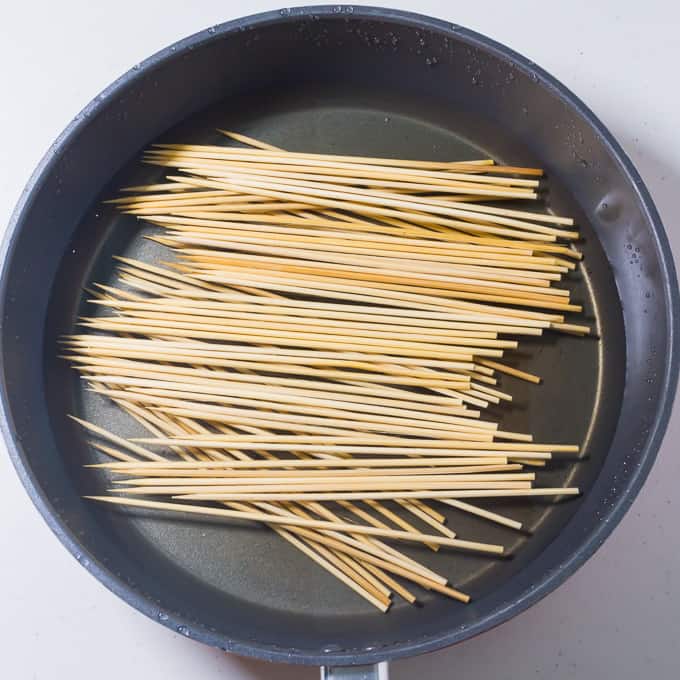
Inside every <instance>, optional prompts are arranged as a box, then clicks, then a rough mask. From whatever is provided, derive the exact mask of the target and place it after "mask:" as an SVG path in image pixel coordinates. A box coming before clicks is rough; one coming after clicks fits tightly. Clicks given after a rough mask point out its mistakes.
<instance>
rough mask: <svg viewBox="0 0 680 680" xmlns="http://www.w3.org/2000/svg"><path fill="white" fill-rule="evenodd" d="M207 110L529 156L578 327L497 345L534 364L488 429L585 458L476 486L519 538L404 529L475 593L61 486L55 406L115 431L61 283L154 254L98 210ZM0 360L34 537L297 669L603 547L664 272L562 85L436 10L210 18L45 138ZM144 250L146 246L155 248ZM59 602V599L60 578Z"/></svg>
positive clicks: (477, 618)
mask: <svg viewBox="0 0 680 680" xmlns="http://www.w3.org/2000/svg"><path fill="white" fill-rule="evenodd" d="M217 126H220V127H229V128H231V129H235V130H238V131H241V132H245V133H246V134H251V135H254V136H257V137H261V138H263V139H265V140H267V141H270V142H272V143H274V144H279V145H281V146H284V147H286V148H289V149H291V150H305V151H321V152H331V153H356V154H362V155H385V156H395V157H407V158H408V157H413V158H416V157H427V158H432V159H447V160H448V159H463V158H470V157H479V156H491V157H493V158H495V159H497V160H499V161H501V162H510V163H513V164H532V165H534V164H535V165H539V166H541V167H543V168H545V169H546V171H547V179H548V185H549V191H548V193H547V197H546V202H547V204H548V207H549V208H550V209H552V210H554V211H555V212H558V213H564V214H569V215H573V216H574V217H575V218H576V220H577V223H578V225H579V228H580V229H581V232H582V234H583V237H584V240H583V243H582V244H581V245H582V250H583V252H584V254H585V260H584V266H583V268H582V269H581V271H580V272H579V273H578V274H575V275H573V276H571V278H570V281H569V285H570V286H572V287H573V290H574V297H575V298H576V299H577V300H580V301H581V302H582V303H583V304H584V308H585V317H587V318H588V320H589V322H590V323H592V324H593V325H594V326H595V328H596V329H597V336H596V337H593V338H588V339H577V338H573V337H569V336H566V335H562V336H554V337H553V336H549V337H546V338H544V339H540V340H538V341H533V342H532V341H524V342H523V343H522V346H521V351H520V352H518V353H517V354H516V355H515V357H514V359H513V361H515V363H516V365H517V366H520V367H522V368H527V369H528V370H531V371H535V372H537V373H539V374H540V375H542V376H543V377H544V384H543V385H540V386H530V385H527V384H525V383H521V382H518V381H516V380H513V379H507V380H505V381H503V387H504V388H507V389H508V390H510V391H512V393H513V394H514V395H515V402H516V403H515V405H514V406H513V407H512V408H510V409H504V410H503V411H502V412H501V411H499V414H498V415H499V417H501V416H502V419H503V420H502V422H503V424H504V425H506V426H508V427H514V428H517V429H524V430H530V431H532V432H533V433H534V434H535V435H536V436H537V439H539V440H547V441H554V442H578V443H582V444H583V447H584V460H583V461H582V462H579V463H576V464H571V463H570V464H557V465H555V466H554V469H553V470H552V471H550V472H547V473H545V474H542V481H544V482H545V483H547V484H550V485H562V484H566V483H573V484H578V485H579V486H581V488H582V489H583V490H584V494H583V496H582V497H581V498H580V499H578V500H574V501H569V502H564V503H553V502H547V501H543V502H541V501H536V502H532V503H528V502H524V501H523V502H519V503H510V502H506V503H496V504H493V505H492V504H488V507H494V508H498V509H500V510H501V511H505V512H507V513H508V514H509V515H511V516H513V517H517V518H519V519H522V520H523V521H525V522H526V524H527V526H528V527H529V528H530V529H531V530H532V534H533V535H531V536H528V535H526V534H518V533H516V532H512V531H510V530H507V529H503V528H498V527H495V526H493V525H490V524H486V523H484V522H482V521H477V520H474V519H472V518H469V517H466V516H464V515H460V514H457V513H454V511H452V512H451V514H450V522H451V525H452V527H454V528H455V529H456V531H457V532H458V533H459V535H460V536H461V537H464V538H471V539H478V540H488V541H494V542H502V543H504V544H505V545H506V546H508V547H509V548H510V549H511V552H512V553H513V554H512V557H511V558H508V559H499V560H490V559H488V558H479V557H474V556H471V555H461V554H458V553H454V552H447V551H442V553H441V554H439V555H434V554H433V553H430V552H428V551H420V550H418V549H415V548H414V549H413V550H412V551H411V552H412V554H413V555H416V556H417V557H418V558H419V559H423V560H424V561H425V562H427V563H428V564H431V565H432V566H434V567H436V568H438V569H439V570H441V571H442V572H443V573H445V574H447V575H449V576H450V577H451V579H452V582H453V583H454V584H455V585H456V586H460V587H463V588H464V589H465V590H467V591H468V592H470V594H471V595H472V596H473V601H472V603H471V604H470V605H468V606H464V605H461V604H459V603H456V602H452V601H449V600H446V599H445V598H440V597H438V596H433V595H430V594H428V593H425V592H423V593H419V595H420V596H421V599H422V601H423V603H424V607H422V608H414V607H410V606H408V605H406V604H399V603H397V604H395V606H394V607H393V609H392V611H391V612H390V613H389V614H388V615H381V614H378V613H376V612H375V611H374V610H372V609H371V608H370V606H369V605H367V604H365V603H364V602H363V601H362V600H361V599H359V598H358V597H357V596H355V595H354V594H353V593H351V592H350V591H349V590H348V589H346V587H345V586H343V585H341V584H339V583H337V582H336V581H335V579H334V578H333V577H332V576H330V575H328V574H327V573H325V572H324V571H322V570H321V569H320V568H318V567H317V566H316V565H314V564H313V563H311V562H310V561H309V560H308V559H307V558H305V557H304V556H301V555H300V554H298V553H297V552H296V551H295V550H294V549H293V548H291V547H290V546H289V545H288V544H286V543H284V542H282V541H281V540H280V539H279V538H278V537H276V536H275V535H273V533H272V532H270V531H268V530H266V529H264V528H261V527H254V526H252V525H240V526H239V525H232V526H225V525H223V524H217V523H210V522H203V521H201V522H197V521H189V520H182V519H178V518H177V517H159V516H158V515H148V516H143V515H140V514H139V513H126V512H119V511H115V510H111V509H110V508H102V507H99V506H95V505H94V504H92V503H89V502H85V501H83V500H81V496H82V495H83V494H85V493H92V492H97V491H101V490H102V489H103V488H105V484H106V480H105V478H104V477H103V476H102V477H97V476H96V475H95V474H94V473H93V472H92V471H84V470H83V469H82V464H83V463H85V462H92V461H93V460H95V459H96V454H95V452H94V450H93V449H92V448H91V447H90V446H89V445H88V443H87V441H86V437H85V436H84V435H83V433H82V431H80V430H79V429H78V428H77V426H75V425H74V424H73V423H72V422H71V421H69V420H68V419H67V418H66V414H67V413H68V412H75V413H80V414H84V415H85V417H87V418H90V419H92V420H93V421H95V422H98V423H99V424H101V425H103V426H104V427H107V428H109V429H112V430H115V431H117V432H123V433H126V434H132V433H133V432H136V430H135V427H134V425H133V424H132V423H131V422H130V421H129V420H127V419H126V418H125V417H123V416H122V415H120V414H119V413H118V411H117V410H116V409H115V408H113V407H112V406H111V405H109V404H107V403H106V402H104V401H99V400H97V399H95V398H93V396H92V395H91V394H89V393H84V392H83V390H82V387H81V384H80V381H79V380H78V379H77V377H76V376H75V375H74V374H73V372H72V371H71V370H70V369H69V368H68V366H67V365H66V364H65V362H63V361H61V360H59V359H57V354H58V338H59V336H60V335H61V334H63V333H68V332H71V331H72V330H73V328H74V322H75V318H76V316H77V315H78V314H80V313H82V312H83V311H87V312H88V313H90V312H92V310H91V309H90V308H88V306H87V303H86V302H85V298H86V297H87V296H86V295H84V294H83V292H82V289H83V286H87V285H89V284H90V283H91V282H92V281H93V280H97V281H105V280H107V279H109V278H110V277H111V276H112V270H113V267H112V262H111V255H113V254H121V253H128V254H130V253H132V254H133V255H135V256H140V257H144V258H145V259H147V260H150V261H155V260H156V259H157V258H160V257H161V253H160V252H159V251H158V250H156V249H155V248H154V247H152V244H151V243H150V242H148V241H144V240H143V239H142V238H141V235H142V234H143V233H146V232H144V228H142V227H141V226H140V225H139V224H138V223H137V222H136V221H135V220H134V219H131V218H128V217H121V216H119V215H116V214H115V213H114V211H113V210H111V209H109V208H106V207H105V206H103V205H102V204H101V201H102V199H104V198H108V197H110V196H111V195H113V193H114V192H115V191H116V189H117V188H119V187H120V186H124V185H126V184H133V183H142V182H146V181H156V179H157V178H159V177H161V176H162V173H161V172H159V171H158V170H157V169H155V168H149V167H144V166H141V165H140V164H139V162H138V161H139V152H140V151H141V149H142V148H143V147H145V146H146V145H148V144H149V143H151V142H153V141H158V140H160V139H167V140H173V141H176V140H181V141H190V142H198V143H214V142H216V141H217V140H218V139H220V137H219V135H218V134H217V133H216V132H215V131H214V129H215V127H217ZM5 251H6V252H5V257H4V261H3V271H2V290H1V299H0V302H1V304H2V319H3V325H2V330H1V342H2V347H1V350H2V351H1V359H2V366H1V368H2V378H3V408H4V414H5V418H6V422H5V423H4V430H5V436H6V438H7V441H8V446H9V449H10V452H11V455H12V457H13V459H14V462H15V464H16V466H17V469H18V472H19V474H20V476H21V478H22V480H23V482H24V484H25V485H26V487H27V490H28V491H29V493H30V495H31V497H32V498H33V500H34V502H35V503H36V505H37V506H38V508H39V509H40V511H41V512H42V513H43V515H44V516H45V519H46V520H47V522H48V523H49V524H50V526H51V527H52V529H53V530H54V531H55V533H56V534H57V535H58V536H59V538H60V539H61V540H62V542H63V543H64V544H65V545H66V546H67V547H68V548H69V550H71V551H72V552H73V553H74V554H75V555H76V557H77V558H78V559H79V560H80V561H81V563H82V564H83V565H84V566H86V567H87V568H88V569H89V570H90V571H91V572H92V573H93V574H94V575H95V576H96V577H97V578H99V579H100V580H101V581H102V582H103V583H104V584H105V585H107V586H108V587H109V588H111V590H113V591H114V592H116V593H117V594H119V595H120V596H121V597H123V598H124V599H126V600H127V601H128V602H129V603H130V604H132V605H133V606H135V607H137V608H138V609H139V610H141V611H143V612H144V613H146V614H148V615H149V616H151V617H153V618H155V619H156V620H158V621H159V622H161V623H163V624H165V625H167V626H169V627H172V628H173V629H175V630H178V631H180V632H182V633H184V634H186V635H188V636H191V637H193V638H195V639H198V640H201V641H203V642H206V643H209V644H212V645H215V646H218V647H220V648H222V649H225V650H229V651H235V652H238V653H242V654H248V655H253V656H258V657H261V658H266V659H271V660H278V661H289V662H297V663H310V664H347V663H370V662H373V661H376V660H381V659H385V658H394V657H398V656H405V655H409V654H417V653H420V652H425V651H430V650H433V649H436V648H439V647H442V646H444V645H447V644H452V643H454V642H457V641H460V640H463V639H465V638H467V637H470V636H471V635H474V634H477V633H479V632H481V631H483V630H486V629H488V628H489V627H491V626H493V625H496V624H498V623H500V622H502V621H504V620H506V619H507V618H509V617H510V616H513V615H515V614H516V613H518V612H520V611H522V610H523V609H525V608H526V607H528V606H529V605H530V604H532V603H533V602H535V601H536V600H537V599H539V598H540V597H542V596H544V595H545V594H547V593H548V592H550V591H551V590H552V589H553V588H555V587H556V586H557V585H558V584H559V583H561V582H562V581H563V580H564V579H565V578H566V577H567V576H568V575H569V574H571V573H572V572H573V571H574V570H575V569H576V568H578V566H580V565H581V564H582V563H583V562H584V561H585V559H587V558H588V557H589V556H590V555H591V554H592V552H593V551H594V550H595V549H596V548H597V547H598V546H599V545H600V544H601V543H602V541H603V540H604V539H605V538H606V536H607V535H608V534H609V532H610V531H611V529H612V528H613V526H614V525H615V524H616V523H617V522H618V521H619V519H620V518H621V516H622V514H623V513H624V512H625V510H626V509H627V507H628V506H629V504H630V502H631V501H632V499H633V497H634V496H635V494H636V493H637V491H638V490H639V488H640V486H641V484H642V482H643V481H644V479H645V477H646V475H647V473H648V471H649V468H650V466H651V464H652V463H653V460H654V457H655V455H656V451H657V449H658V446H659V443H660V439H661V436H662V434H663V430H664V429H665V426H666V421H667V418H668V415H669V410H670V405H671V396H672V394H673V392H674V387H675V381H676V377H677V347H676V344H675V343H676V341H675V338H676V337H677V305H678V301H677V284H676V280H675V273H674V270H673V265H672V261H671V257H670V253H669V249H668V245H667V242H666V239H665V235H664V234H663V230H662V227H661V224H660V221H659V218H658V215H657V214H656V211H655V210H654V207H653V205H652V203H651V200H650V199H649V196H648V194H647V192H646V190H645V188H644V186H643V185H642V182H641V180H640V178H639V177H638V175H637V173H636V172H635V170H634V169H633V167H632V166H631V164H630V162H629V161H628V159H627V158H626V157H625V156H624V154H623V152H622V151H621V149H620V148H619V147H618V145H617V144H616V143H615V141H614V140H613V139H612V137H611V136H610V135H609V133H608V132H607V131H606V130H605V129H604V127H603V126H602V125H601V123H599V122H598V121H597V120H596V119H595V118H594V116H593V115H592V113H591V112H589V111H588V110H587V109H586V108H585V107H584V106H583V104H582V103H581V102H579V101H578V100H577V99H575V97H574V96H573V95H571V94H570V93H569V92H567V91H566V90H565V89H564V88H563V87H562V86H561V85H560V84H559V83H557V82H555V81H554V80H553V79H552V78H551V77H550V76H548V75H547V74H545V73H544V72H543V71H541V70H540V69H539V68H537V67H536V66H535V65H533V64H532V63H531V62H528V61H526V60H525V59H523V58H522V57H520V56H518V55H516V54H514V53H512V52H511V51H509V50H507V49H506V48H503V47H501V46H499V45H497V44H496V43H493V42H492V41H490V40H488V39H487V38H484V37H482V36H479V35H477V34H475V33H472V32H470V31H468V30H466V29H462V28H460V27H457V26H452V25H450V24H445V23H443V22H440V21H436V20H432V19H428V18H424V17H420V16H416V15H412V14H405V13H403V12H395V11H391V10H378V9H371V8H356V9H354V10H351V8H349V7H345V8H337V7H336V8H307V9H301V10H291V11H282V12H280V13H279V12H273V13H268V14H264V15H259V16H257V17H253V18H248V19H244V20H240V21H237V22H232V23H228V24H224V25H222V26H219V27H215V28H211V29H209V30H208V31H206V32H204V33H201V34H198V35H196V36H193V37H191V38H188V39H187V40H185V41H183V42H181V43H178V44H177V45H174V46H172V47H170V48H169V49H166V50H164V51H163V52H161V53H159V54H158V55H156V56H154V57H152V58H151V59H149V60H148V61H146V62H144V63H143V64H142V65H141V66H140V67H139V68H137V69H135V70H133V71H131V72H130V73H128V74H126V75H125V76H123V77H122V78H121V79H120V80H119V81H117V82H116V83H114V85H112V86H111V87H110V88H109V89H108V90H106V91H105V92H104V93H102V95H100V96H99V97H98V98H97V99H95V100H94V102H93V103H92V104H90V105H89V106H88V107H87V108H86V109H85V110H84V111H83V113H82V114H81V115H80V116H79V117H78V118H77V119H76V120H75V121H74V122H73V124H72V125H71V126H70V127H69V128H68V129H67V130H66V131H65V133H64V134H63V135H62V136H61V137H60V139H59V140H58V141H57V142H56V144H55V145H54V147H53V148H52V149H51V150H50V151H49V153H48V154H47V156H46V158H45V159H44V161H43V162H42V164H41V165H40V167H39V168H38V170H37V171H36V173H35V174H34V176H33V177H32V179H31V180H30V182H29V185H28V187H27V189H26V192H25V193H24V195H23V196H22V199H21V201H20V203H19V206H18V207H17V210H16V212H15V215H14V217H13V220H12V223H11V224H10V228H9V231H8V237H7V239H6V242H5ZM163 257H166V254H163ZM74 596H75V593H74Z"/></svg>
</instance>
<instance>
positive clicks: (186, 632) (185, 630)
mask: <svg viewBox="0 0 680 680" xmlns="http://www.w3.org/2000/svg"><path fill="white" fill-rule="evenodd" d="M177 632H178V633H179V634H180V635H184V637H191V632H190V631H189V629H188V628H187V627H186V626H177Z"/></svg>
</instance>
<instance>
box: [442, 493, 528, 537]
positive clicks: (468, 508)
mask: <svg viewBox="0 0 680 680" xmlns="http://www.w3.org/2000/svg"><path fill="white" fill-rule="evenodd" d="M439 502H440V503H445V504H446V505H450V506H451V507H452V508H456V509H457V510H462V511H463V512H469V513H470V514H472V515H477V516H478V517H483V518H484V519H488V520H490V521H491V522H496V524H502V525H503V526H506V527H510V528H511V529H517V530H520V529H521V528H522V523H521V522H517V521H516V520H514V519H510V518H509V517H505V516H504V515H499V514H498V513H497V512H491V511H489V510H484V509H483V508H478V507H477V506H476V505H470V504H469V503H464V502H463V501H458V500H454V499H452V498H440V499H439Z"/></svg>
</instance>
